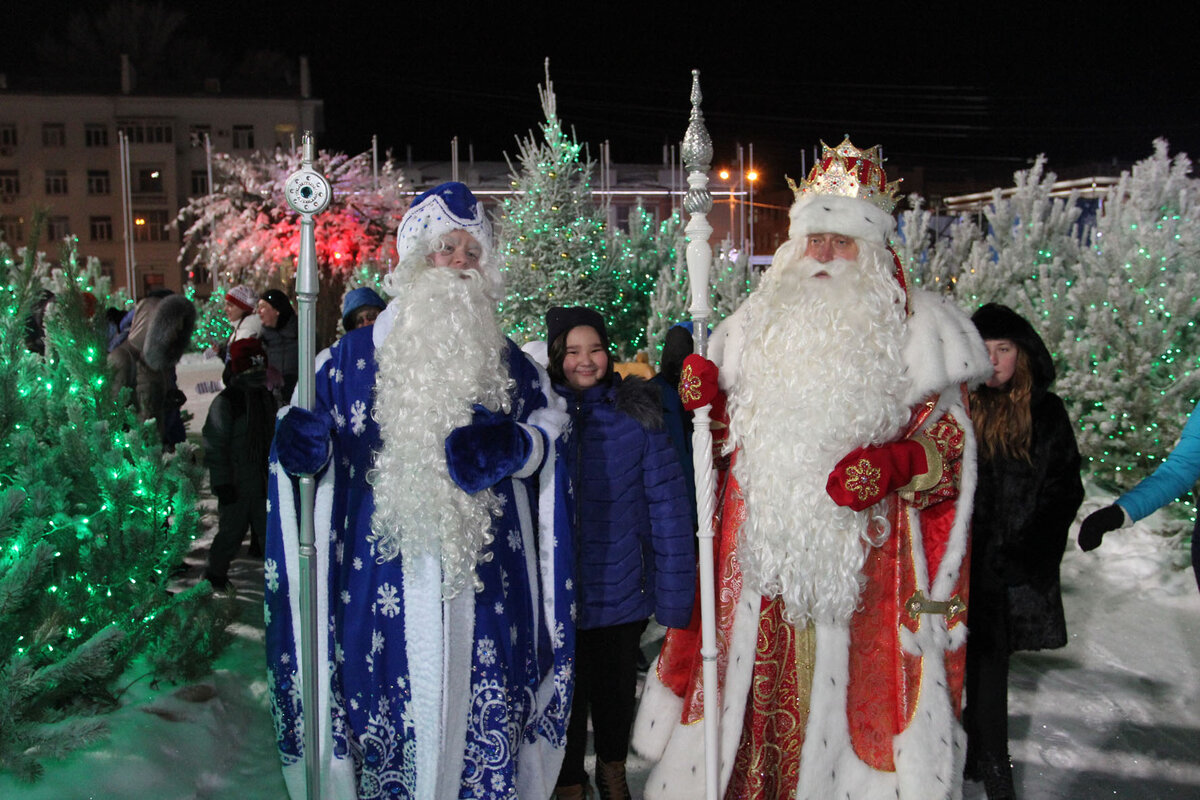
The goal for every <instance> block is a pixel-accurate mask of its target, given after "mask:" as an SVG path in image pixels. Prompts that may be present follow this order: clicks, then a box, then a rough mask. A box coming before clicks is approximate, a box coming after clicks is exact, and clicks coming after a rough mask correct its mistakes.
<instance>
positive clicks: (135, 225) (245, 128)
mask: <svg viewBox="0 0 1200 800" xmlns="http://www.w3.org/2000/svg"><path fill="white" fill-rule="evenodd" d="M3 85H4V84H3V82H0V86H3ZM302 85H304V86H307V81H305V82H304V83H303V84H302ZM306 95H307V91H306V90H302V91H301V92H299V93H298V95H297V96H295V97H290V98H279V97H230V96H222V95H220V94H218V93H211V94H203V95H197V96H141V95H135V94H131V93H120V94H112V95H95V94H65V93H64V94H52V93H25V92H19V91H6V90H4V89H2V88H0V234H2V235H3V237H4V239H5V241H7V242H8V243H9V244H11V245H13V246H14V247H17V246H22V245H25V244H28V237H30V236H31V235H32V231H31V222H32V218H33V214H34V211H35V210H36V209H45V210H46V212H47V221H48V230H47V231H46V234H47V235H46V236H43V239H42V242H41V243H40V244H39V247H40V248H42V249H45V250H47V251H48V252H50V253H54V252H55V249H56V248H55V246H54V244H53V242H55V241H62V240H63V239H64V237H67V236H74V237H76V238H77V239H78V241H79V249H80V251H81V252H82V253H83V254H84V255H88V256H95V257H96V258H98V259H100V263H101V265H102V267H103V269H104V271H105V272H106V273H107V274H109V275H111V276H112V278H113V283H114V286H125V287H129V284H130V280H129V276H130V275H132V276H133V286H132V287H130V288H132V290H133V292H134V293H136V295H137V296H138V297H141V296H143V295H144V294H145V293H146V292H147V291H150V290H152V289H154V288H157V287H166V288H168V289H173V290H175V291H179V290H180V289H181V288H182V286H183V285H184V283H186V281H187V276H186V275H184V274H183V270H182V268H181V267H180V266H179V264H178V260H177V259H178V256H179V232H178V231H177V230H175V229H173V228H171V227H170V223H171V221H172V220H173V219H174V218H175V216H176V214H178V212H179V209H180V208H182V207H183V206H184V205H186V203H187V201H188V198H189V197H194V196H197V195H203V194H205V193H207V192H208V169H207V161H206V150H205V146H204V142H205V137H206V136H207V137H208V138H209V140H210V141H211V144H212V150H213V152H228V153H233V154H240V155H248V154H249V153H250V152H252V151H254V150H271V149H273V148H274V147H275V146H276V145H281V146H284V147H291V146H292V144H293V142H298V141H299V139H300V135H301V134H302V133H303V131H305V130H312V131H315V132H317V133H318V134H319V133H320V132H321V130H322V127H323V118H322V117H323V103H322V101H321V100H317V99H312V98H310V97H307V96H306ZM119 133H123V134H124V135H125V137H127V139H128V141H129V148H128V151H129V158H128V162H129V168H128V187H129V191H128V197H129V204H128V210H129V214H128V215H126V214H125V213H124V211H125V205H124V204H123V202H122V193H123V190H124V181H125V180H126V178H125V175H124V174H123V170H122V158H121V154H120V145H119V135H118V134H119ZM127 220H128V223H127ZM47 238H48V239H49V240H50V242H49V243H48V242H47ZM127 240H129V241H130V243H131V244H132V255H133V264H132V265H130V264H129V258H128V255H127V250H126V247H125V245H126V241H127ZM196 277H197V279H198V280H205V279H206V278H207V276H196Z"/></svg>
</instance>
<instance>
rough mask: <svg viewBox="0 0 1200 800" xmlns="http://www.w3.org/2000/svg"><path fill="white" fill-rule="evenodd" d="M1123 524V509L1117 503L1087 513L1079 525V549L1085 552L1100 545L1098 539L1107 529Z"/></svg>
mask: <svg viewBox="0 0 1200 800" xmlns="http://www.w3.org/2000/svg"><path fill="white" fill-rule="evenodd" d="M1124 524H1125V511H1124V510H1122V508H1121V507H1120V506H1118V505H1111V506H1106V507H1104V508H1102V509H1100V510H1099V511H1093V512H1092V513H1091V514H1088V516H1087V519H1085V520H1084V521H1083V524H1082V525H1080V526H1079V549H1080V550H1083V551H1084V552H1085V553H1086V552H1087V551H1088V550H1095V549H1096V548H1097V547H1099V546H1100V540H1101V539H1103V538H1104V534H1106V533H1108V532H1109V531H1115V530H1116V529H1117V528H1119V527H1121V526H1122V525H1124Z"/></svg>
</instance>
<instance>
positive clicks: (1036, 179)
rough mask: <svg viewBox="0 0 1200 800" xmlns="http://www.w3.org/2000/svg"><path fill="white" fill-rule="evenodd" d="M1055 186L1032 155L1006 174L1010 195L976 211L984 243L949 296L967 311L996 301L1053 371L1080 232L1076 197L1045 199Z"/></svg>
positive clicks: (1066, 322)
mask: <svg viewBox="0 0 1200 800" xmlns="http://www.w3.org/2000/svg"><path fill="white" fill-rule="evenodd" d="M1056 180H1057V176H1055V174H1054V173H1053V172H1047V171H1046V158H1045V156H1040V155H1039V156H1038V157H1037V159H1035V161H1034V163H1033V166H1032V167H1030V168H1029V169H1027V170H1020V171H1018V172H1016V173H1015V174H1014V175H1013V181H1014V186H1013V188H1012V189H1011V190H1010V191H1008V192H1005V193H1002V192H1001V191H1000V190H999V189H997V190H995V191H993V193H992V202H991V203H989V204H988V206H987V207H986V208H985V209H984V212H983V213H984V218H985V219H986V221H987V237H986V239H985V240H984V241H977V242H975V244H974V245H973V246H972V248H971V250H970V253H969V254H968V256H967V259H966V261H965V262H964V263H963V265H962V271H961V274H960V275H959V276H958V280H957V282H956V283H955V286H954V293H955V295H956V297H957V298H958V300H959V302H960V303H961V304H962V305H963V307H964V308H966V309H967V310H968V312H971V311H974V310H975V309H976V308H978V307H979V306H981V305H983V304H984V303H1003V304H1004V305H1006V306H1009V307H1010V308H1012V309H1013V310H1014V311H1016V312H1017V313H1018V314H1020V315H1021V316H1023V317H1025V318H1026V319H1028V320H1029V321H1030V323H1031V324H1032V325H1033V326H1034V328H1036V329H1037V331H1038V333H1040V334H1041V336H1042V338H1043V339H1044V340H1045V341H1046V345H1047V346H1048V347H1049V348H1050V353H1051V355H1053V356H1054V357H1055V359H1056V362H1058V364H1059V365H1060V371H1061V370H1062V368H1063V366H1065V365H1063V364H1062V358H1061V356H1060V354H1059V351H1058V347H1057V344H1058V342H1060V341H1062V339H1063V337H1064V335H1065V331H1066V330H1067V329H1068V327H1073V325H1072V320H1071V317H1072V311H1071V309H1072V302H1071V300H1070V297H1069V295H1070V290H1071V287H1072V285H1073V283H1074V281H1075V279H1076V278H1077V277H1078V276H1079V274H1080V261H1081V257H1082V251H1083V237H1084V235H1085V232H1083V231H1081V230H1080V229H1079V224H1078V221H1079V215H1080V208H1079V203H1078V195H1077V194H1075V193H1074V192H1072V193H1071V194H1070V195H1069V196H1068V197H1065V198H1064V197H1054V196H1052V194H1051V192H1052V187H1053V185H1054V183H1055V181H1056Z"/></svg>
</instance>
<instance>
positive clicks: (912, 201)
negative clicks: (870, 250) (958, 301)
mask: <svg viewBox="0 0 1200 800" xmlns="http://www.w3.org/2000/svg"><path fill="white" fill-rule="evenodd" d="M908 202H909V205H910V208H908V209H905V210H904V211H902V212H901V213H900V224H899V226H898V228H897V232H896V238H895V239H894V240H893V248H894V249H895V251H896V255H897V256H898V257H899V258H900V263H901V264H903V265H904V269H905V270H906V272H907V273H908V285H909V286H915V287H918V288H921V289H925V290H926V291H930V292H936V293H938V294H953V293H954V289H955V283H956V282H957V281H958V275H959V272H960V271H961V270H962V266H963V264H965V263H966V262H967V259H968V258H969V257H970V255H971V249H972V248H973V247H974V246H975V243H976V242H978V241H980V240H981V239H982V238H983V233H982V231H980V229H979V225H978V224H976V222H975V219H974V216H973V215H969V214H964V215H960V216H958V217H954V218H952V219H946V218H944V217H939V216H937V215H935V214H934V213H933V211H931V210H930V209H928V208H926V207H925V200H924V198H922V197H921V196H920V195H916V194H910V195H909V196H908Z"/></svg>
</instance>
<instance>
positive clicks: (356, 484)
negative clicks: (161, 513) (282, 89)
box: [264, 183, 574, 800]
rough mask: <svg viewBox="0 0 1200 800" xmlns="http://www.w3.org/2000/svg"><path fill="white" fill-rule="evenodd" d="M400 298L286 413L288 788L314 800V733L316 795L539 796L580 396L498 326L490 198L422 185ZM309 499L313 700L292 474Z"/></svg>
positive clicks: (562, 700) (280, 595) (279, 692)
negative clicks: (314, 698) (315, 620)
mask: <svg viewBox="0 0 1200 800" xmlns="http://www.w3.org/2000/svg"><path fill="white" fill-rule="evenodd" d="M397 251H398V254H399V261H398V264H397V267H396V270H395V271H393V272H392V273H391V274H390V275H388V276H387V278H386V279H385V281H384V290H385V291H386V292H387V293H388V294H390V295H391V296H392V298H393V299H392V300H391V302H390V303H389V305H388V307H387V309H385V311H384V313H383V314H381V315H380V317H379V318H378V319H377V320H376V322H375V324H374V325H363V326H359V327H356V328H355V329H354V330H351V331H349V332H348V333H347V334H346V335H345V336H343V337H342V338H341V340H339V341H338V342H337V343H336V344H335V345H333V347H332V348H330V352H329V358H328V359H327V360H326V361H325V362H324V363H323V364H321V366H320V367H319V368H318V370H317V374H316V378H315V395H316V400H315V404H314V409H313V410H312V411H305V410H304V409H300V408H295V407H293V408H289V409H287V410H286V411H285V412H283V413H282V414H281V416H280V418H279V422H278V426H277V431H276V436H275V444H274V449H273V454H274V456H275V459H276V460H275V463H274V464H273V466H272V471H273V476H274V477H273V480H272V482H271V489H270V492H271V493H270V498H269V500H270V514H269V523H268V539H267V553H266V560H265V562H264V573H265V577H266V591H265V604H266V615H267V648H266V649H267V658H268V669H269V672H268V676H269V690H270V697H271V705H272V712H273V714H274V717H275V725H276V732H277V738H278V747H279V751H280V757H281V760H282V762H283V769H284V777H285V779H286V780H287V782H288V788H289V791H290V793H291V796H292V797H293V798H300V797H304V796H305V784H304V757H305V753H304V751H303V732H304V726H305V725H308V724H319V725H320V726H321V738H322V740H323V741H324V742H325V745H324V746H323V748H322V750H321V757H322V762H323V763H322V767H323V772H324V774H325V778H324V780H325V787H324V789H325V791H324V792H323V795H322V796H324V797H338V798H360V799H361V800H368V799H370V800H374V799H375V798H388V799H389V800H391V799H392V798H411V799H412V800H430V799H433V800H448V799H449V798H478V797H488V798H506V799H508V800H517V799H518V798H546V797H549V796H550V794H551V793H552V792H553V790H554V781H555V778H556V777H557V775H558V770H559V767H560V765H561V763H562V754H563V748H564V745H565V740H566V727H567V719H568V717H569V713H570V706H569V703H570V693H571V686H572V680H573V671H572V664H571V659H572V657H573V653H574V625H573V621H572V620H573V615H574V608H573V603H574V591H573V589H572V583H571V571H572V567H573V564H574V559H573V557H572V554H571V544H572V542H571V534H570V529H569V527H568V524H569V518H568V516H567V502H566V494H565V492H566V488H567V478H566V472H565V459H563V458H560V457H559V454H558V451H559V449H560V448H561V437H562V431H563V430H564V428H565V426H566V425H567V423H568V418H567V415H566V403H565V401H563V399H562V398H561V397H559V396H558V395H557V394H555V392H554V391H553V389H552V388H551V386H550V381H549V378H548V377H547V376H546V373H545V372H544V371H543V370H541V369H540V368H539V367H538V366H537V365H536V364H534V363H533V362H532V361H531V360H529V359H528V358H526V356H525V355H524V354H523V353H522V352H521V351H520V350H519V349H518V348H517V347H516V345H514V344H513V343H512V342H511V341H508V340H507V339H506V338H505V337H504V335H503V334H502V333H501V332H500V329H499V326H498V325H497V323H496V319H495V306H496V300H497V298H498V297H502V296H503V292H502V291H501V284H500V273H499V270H498V268H497V263H496V259H495V258H494V250H493V248H492V238H491V231H490V226H489V224H488V221H487V217H486V216H485V213H484V210H483V206H482V204H480V203H478V202H477V201H476V199H475V197H474V196H473V195H472V194H471V192H470V191H469V190H468V189H467V187H466V186H463V185H462V184H461V183H447V184H442V185H440V186H437V187H435V188H434V189H431V190H430V191H428V192H426V193H424V194H422V195H419V196H418V197H417V198H416V199H415V200H414V201H413V206H412V208H410V209H409V211H408V213H407V214H406V215H405V216H404V219H403V221H402V222H401V225H400V231H399V234H398V236H397ZM302 474H314V475H318V476H319V478H318V480H319V483H318V485H317V492H316V499H315V508H316V511H315V527H316V548H317V558H316V561H317V564H318V571H319V581H320V584H319V585H321V586H323V587H325V590H324V591H322V592H320V593H318V596H317V598H316V606H317V614H318V617H319V619H320V620H321V623H322V626H323V630H325V631H327V632H328V638H327V639H326V640H323V641H321V642H320V643H319V644H320V647H319V648H318V652H319V656H318V661H319V663H320V665H321V666H320V671H321V674H322V679H321V683H320V686H319V689H320V695H321V702H320V708H319V709H316V710H314V711H312V712H310V713H307V714H306V713H305V711H306V709H304V708H303V707H302V704H303V697H304V693H303V692H302V691H301V688H300V686H299V683H298V674H297V673H298V670H297V663H298V662H297V656H298V653H297V643H298V641H299V636H298V633H297V631H298V626H299V623H300V620H299V619H298V611H297V608H298V606H297V602H298V601H297V595H298V588H297V587H298V584H297V578H298V574H297V573H298V563H299V561H298V544H297V516H298V515H297V512H296V510H295V509H296V508H297V505H296V489H295V483H294V479H293V476H295V475H302Z"/></svg>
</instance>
